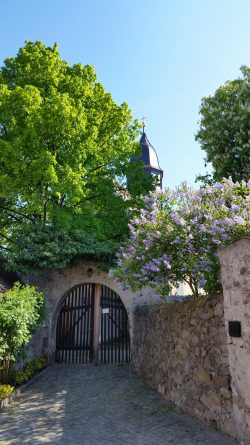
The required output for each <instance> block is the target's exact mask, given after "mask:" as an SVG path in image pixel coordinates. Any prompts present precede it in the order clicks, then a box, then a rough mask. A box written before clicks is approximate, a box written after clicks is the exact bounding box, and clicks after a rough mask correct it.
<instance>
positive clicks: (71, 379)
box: [0, 365, 236, 445]
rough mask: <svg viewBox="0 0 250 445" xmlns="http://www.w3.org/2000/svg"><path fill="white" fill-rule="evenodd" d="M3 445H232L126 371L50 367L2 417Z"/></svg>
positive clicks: (1, 432)
mask: <svg viewBox="0 0 250 445" xmlns="http://www.w3.org/2000/svg"><path fill="white" fill-rule="evenodd" d="M0 418H1V420H0V444H1V445H23V444H30V445H39V444H61V445H167V444H171V445H235V444H236V442H235V441H234V440H232V439H231V438H229V437H228V436H226V435H224V434H222V433H220V432H218V431H215V430H213V429H212V428H209V427H207V426H206V425H204V424H203V423H201V422H199V421H198V420H196V419H194V418H192V417H189V416H186V415H184V414H183V413H182V412H181V411H180V410H179V409H177V408H175V407H174V406H173V405H171V404H169V403H168V402H166V401H165V400H164V399H163V398H162V397H161V396H160V395H159V394H157V392H155V391H153V390H150V389H148V388H145V386H144V385H143V383H142V382H141V380H140V379H138V378H136V377H134V376H133V375H131V374H130V373H129V371H128V368H127V367H121V366H120V367H119V366H103V365H101V366H98V367H95V366H92V365H85V366H81V365H54V366H52V367H49V368H48V369H47V370H46V371H45V372H44V373H43V374H42V375H41V376H40V378H39V379H37V381H36V382H34V383H32V384H31V385H30V386H29V387H27V388H26V390H25V392H24V393H23V394H22V395H21V397H20V398H19V399H18V401H17V402H16V403H15V404H14V405H12V406H11V407H9V408H7V409H5V410H4V411H3V412H2V413H1V415H0Z"/></svg>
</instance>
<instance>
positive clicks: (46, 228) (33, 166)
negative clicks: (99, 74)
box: [0, 42, 152, 272]
mask: <svg viewBox="0 0 250 445" xmlns="http://www.w3.org/2000/svg"><path fill="white" fill-rule="evenodd" d="M138 128H139V126H138V123H137V122H136V121H132V117H131V112H130V110H129V108H128V106H127V104H126V103H123V104H121V105H117V104H116V103H115V102H114V101H113V99H112V96H111V94H110V93H107V92H106V91H105V89H104V87H103V86H102V85H101V84H100V83H99V82H98V81H97V78H96V74H95V72H94V69H93V67H92V66H90V65H86V66H84V67H83V66H82V65H81V64H75V65H73V66H69V65H68V63H67V62H66V61H64V60H63V59H62V58H61V57H60V54H59V52H58V47H57V45H55V46H54V47H53V48H50V47H46V46H45V45H43V43H42V42H26V44H25V46H24V47H23V48H20V50H19V51H18V54H17V56H16V57H13V58H8V59H6V60H5V63H4V66H3V67H2V68H1V70H0V169H1V176H0V211H1V217H0V218H1V219H0V241H1V244H2V255H4V256H5V257H7V258H8V260H9V265H11V267H12V269H16V270H19V271H20V270H23V271H25V272H26V271H28V270H33V269H34V268H37V267H38V268H39V267H44V266H45V265H46V264H47V266H48V267H52V266H53V267H54V266H57V267H60V265H61V266H63V265H65V263H66V262H68V261H70V259H71V258H72V256H73V255H75V254H76V253H77V254H83V255H84V254H85V253H86V254H87V255H90V254H91V245H92V254H93V256H95V255H96V254H97V256H99V257H100V256H101V255H102V253H104V256H106V257H107V256H108V254H109V253H112V252H113V250H114V249H113V250H112V248H111V246H110V242H111V243H113V244H112V245H113V246H114V244H115V241H116V242H118V241H120V240H121V239H122V238H123V237H124V234H126V233H127V228H126V226H127V221H128V217H129V214H128V208H129V207H131V206H132V207H133V206H136V205H137V203H138V199H139V198H138V196H139V194H140V193H141V191H142V190H145V191H146V192H147V191H148V190H149V189H150V188H152V184H151V181H150V180H148V178H146V177H145V176H144V177H143V175H141V180H140V181H139V182H138V186H137V187H136V190H134V191H133V194H132V195H131V194H130V195H128V194H127V192H126V187H125V177H126V175H127V172H128V171H130V172H131V169H132V170H133V174H135V175H136V172H138V171H140V172H142V168H141V165H139V164H138V163H132V165H131V163H130V162H129V161H130V158H131V157H133V156H134V155H135V154H136V153H138V150H140V146H139V143H138V142H135V138H136V137H137V135H138ZM109 241H110V242H109ZM43 246H44V250H43ZM85 247H86V248H85ZM104 251H105V252H104ZM52 257H53V258H54V260H53V261H51V258H52ZM56 257H57V261H55V258H56ZM46 258H47V260H48V261H46ZM61 260H62V261H61ZM39 263H40V266H39Z"/></svg>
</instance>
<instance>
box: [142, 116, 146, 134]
mask: <svg viewBox="0 0 250 445" xmlns="http://www.w3.org/2000/svg"><path fill="white" fill-rule="evenodd" d="M145 127H146V118H145V116H143V117H142V132H143V133H144V132H145V131H144V130H145Z"/></svg>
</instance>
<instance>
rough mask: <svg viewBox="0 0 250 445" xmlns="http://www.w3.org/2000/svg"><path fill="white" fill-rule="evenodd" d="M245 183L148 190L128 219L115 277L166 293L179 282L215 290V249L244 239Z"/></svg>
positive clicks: (249, 205) (248, 214)
mask: <svg viewBox="0 0 250 445" xmlns="http://www.w3.org/2000/svg"><path fill="white" fill-rule="evenodd" d="M249 191H250V181H249V182H245V181H242V182H236V183H234V182H232V180H231V179H230V178H229V179H224V180H223V181H222V182H220V183H216V184H214V185H213V186H210V187H205V188H201V189H199V190H195V189H192V188H191V187H189V186H188V185H187V184H186V183H183V184H182V185H181V186H180V187H178V188H176V189H174V190H171V189H166V191H165V192H159V191H158V192H152V193H151V194H150V195H149V196H147V197H145V198H144V207H143V208H142V209H141V210H140V211H139V213H138V212H137V213H135V215H134V218H133V219H132V220H131V221H130V224H129V229H130V238H129V241H128V243H127V244H126V245H125V246H124V247H123V248H122V249H121V250H120V252H119V254H118V266H117V270H116V276H117V277H118V278H119V280H120V281H121V282H122V283H123V284H125V285H130V286H131V288H132V289H133V290H136V289H140V288H142V287H144V286H147V285H149V286H152V287H155V288H156V290H157V292H158V293H160V294H167V293H168V292H169V290H170V287H171V285H173V286H176V285H177V284H178V283H179V282H181V281H184V282H186V283H188V284H189V286H190V288H191V290H192V293H193V295H194V296H195V297H196V296H198V295H199V289H200V288H203V289H204V290H205V291H206V292H217V291H220V290H221V284H220V268H219V260H218V253H217V251H218V247H220V246H222V245H225V244H229V243H231V242H233V241H235V240H237V239H240V238H242V237H249V235H250V194H249Z"/></svg>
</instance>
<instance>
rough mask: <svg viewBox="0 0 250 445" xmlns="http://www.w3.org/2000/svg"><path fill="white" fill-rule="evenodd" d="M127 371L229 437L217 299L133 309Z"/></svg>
mask: <svg viewBox="0 0 250 445" xmlns="http://www.w3.org/2000/svg"><path fill="white" fill-rule="evenodd" d="M132 351H133V354H132V369H133V370H134V371H135V372H136V373H137V374H139V375H141V376H142V377H143V378H144V379H145V381H146V382H147V383H148V384H150V386H151V387H154V388H157V389H158V391H159V392H161V393H162V394H163V395H164V397H165V398H166V399H168V400H171V401H172V402H174V403H175V404H177V405H179V406H180V407H182V408H183V409H184V410H185V411H186V412H188V413H190V414H192V415H195V416H197V417H199V418H200V419H202V420H205V421H208V422H210V423H214V424H215V425H217V426H218V427H219V428H220V429H222V430H223V431H225V432H227V433H229V434H231V435H235V425H234V419H233V412H232V392H231V386H230V373H229V366H228V348H227V335H226V330H225V324H224V313H223V297H222V296H221V295H216V296H208V297H202V298H199V299H196V300H191V301H188V302H176V303H165V304H163V305H160V306H159V305H158V306H153V307H151V308H144V309H138V310H137V311H136V312H135V316H134V342H133V349H132Z"/></svg>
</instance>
